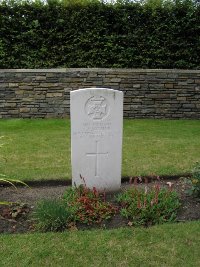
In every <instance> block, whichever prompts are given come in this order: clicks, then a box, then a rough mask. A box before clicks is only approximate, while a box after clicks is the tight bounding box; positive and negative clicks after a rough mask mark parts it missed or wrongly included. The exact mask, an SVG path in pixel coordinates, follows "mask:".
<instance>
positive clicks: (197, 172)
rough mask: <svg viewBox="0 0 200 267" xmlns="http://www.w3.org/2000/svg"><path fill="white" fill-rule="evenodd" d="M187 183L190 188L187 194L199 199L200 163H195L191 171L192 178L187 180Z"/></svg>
mask: <svg viewBox="0 0 200 267" xmlns="http://www.w3.org/2000/svg"><path fill="white" fill-rule="evenodd" d="M189 183H190V186H191V187H190V189H189V190H187V192H188V193H189V194H191V195H192V194H194V195H195V196H197V197H200V162H196V163H195V165H194V167H193V169H192V178H191V179H190V180H189Z"/></svg>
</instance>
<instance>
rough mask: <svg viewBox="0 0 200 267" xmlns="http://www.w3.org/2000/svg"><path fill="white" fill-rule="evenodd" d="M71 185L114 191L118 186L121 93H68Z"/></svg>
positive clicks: (93, 90)
mask: <svg viewBox="0 0 200 267" xmlns="http://www.w3.org/2000/svg"><path fill="white" fill-rule="evenodd" d="M70 114H71V163H72V184H73V185H76V186H78V185H80V184H83V179H81V176H82V177H83V178H84V180H85V183H86V186H87V187H88V188H91V189H92V188H93V187H96V188H97V189H99V190H106V191H114V190H117V189H119V188H120V185H121V160H122V130H123V93H122V92H121V91H117V90H112V89H105V88H88V89H79V90H75V91H72V92H71V93H70Z"/></svg>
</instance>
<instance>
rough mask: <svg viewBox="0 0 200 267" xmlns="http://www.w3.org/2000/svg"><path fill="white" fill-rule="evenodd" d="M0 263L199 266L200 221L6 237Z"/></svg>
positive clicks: (14, 264) (54, 265)
mask: <svg viewBox="0 0 200 267" xmlns="http://www.w3.org/2000/svg"><path fill="white" fill-rule="evenodd" d="M0 243H1V257H0V266H2V267H4V266H13V267H14V266H20V267H23V266H24V267H25V266H53V267H56V266H60V267H61V266H77V267H79V266H81V267H84V266H87V267H88V266H95V267H97V266H105V267H106V266H116V267H117V266H123V267H124V266H135V267H137V266H140V267H143V266H144V267H149V266H152V267H160V266H165V267H176V266H177V267H180V266H182V267H189V266H191V267H197V266H200V253H199V246H200V222H190V223H180V224H165V225H159V226H154V227H151V228H148V229H144V228H124V229H122V228H121V229H117V230H104V231H102V230H95V231H82V232H81V231H80V232H64V233H46V234H40V233H37V234H23V235H1V236H0Z"/></svg>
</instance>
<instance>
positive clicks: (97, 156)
mask: <svg viewBox="0 0 200 267" xmlns="http://www.w3.org/2000/svg"><path fill="white" fill-rule="evenodd" d="M102 155H103V156H108V152H105V153H103V152H99V141H96V145H95V152H94V153H86V156H92V157H95V174H94V175H95V177H99V171H98V170H99V157H100V156H102Z"/></svg>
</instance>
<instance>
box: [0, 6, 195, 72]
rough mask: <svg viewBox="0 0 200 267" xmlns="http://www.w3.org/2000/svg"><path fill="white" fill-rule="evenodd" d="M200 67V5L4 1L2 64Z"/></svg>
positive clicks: (0, 39)
mask: <svg viewBox="0 0 200 267" xmlns="http://www.w3.org/2000/svg"><path fill="white" fill-rule="evenodd" d="M55 67H103V68H112V67H117V68H183V69H199V68H200V6H195V5H188V4H184V3H182V4H181V3H180V4H176V5H175V4H174V5H171V6H170V8H169V7H166V6H160V7H159V6H158V7H155V8H152V7H151V6H148V5H141V4H133V3H124V4H114V5H111V4H104V3H98V2H96V1H95V2H94V3H88V4H85V5H79V4H76V5H68V6H65V5H63V4H62V3H60V4H59V3H54V2H52V3H51V4H44V3H27V2H22V3H20V4H19V3H18V4H17V3H14V4H6V3H1V4H0V68H5V69H7V68H55Z"/></svg>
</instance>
